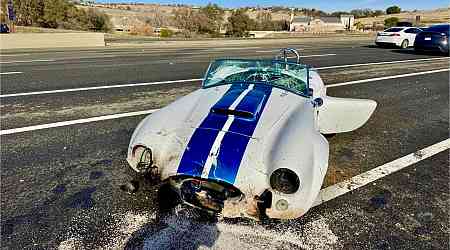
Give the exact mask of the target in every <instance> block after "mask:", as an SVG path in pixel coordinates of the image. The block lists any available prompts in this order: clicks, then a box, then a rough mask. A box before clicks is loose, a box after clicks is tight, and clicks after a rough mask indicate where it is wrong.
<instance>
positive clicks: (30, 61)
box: [0, 59, 56, 64]
mask: <svg viewBox="0 0 450 250" xmlns="http://www.w3.org/2000/svg"><path fill="white" fill-rule="evenodd" d="M54 61H56V60H53V59H41V60H28V61H5V62H0V63H1V64H8V63H32V62H54Z"/></svg>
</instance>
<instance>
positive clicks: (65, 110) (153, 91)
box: [0, 59, 448, 129]
mask: <svg viewBox="0 0 450 250" xmlns="http://www.w3.org/2000/svg"><path fill="white" fill-rule="evenodd" d="M442 68H444V69H445V68H448V61H447V60H445V59H444V60H433V61H418V62H415V61H414V62H401V63H394V64H381V65H366V66H358V67H348V68H336V69H334V68H331V69H323V70H319V72H320V74H321V76H322V78H323V80H324V82H325V84H336V83H342V82H346V81H354V80H360V79H371V78H376V77H380V76H381V77H383V76H392V75H401V74H405V73H415V72H426V71H430V70H436V69H442ZM106 86H108V85H106ZM198 88H200V82H199V81H197V82H176V83H170V84H160V85H149V86H140V87H127V88H111V89H99V90H86V91H74V92H63V93H52V94H44V95H32V96H18V97H7V98H2V103H1V107H2V116H1V117H0V124H1V126H2V129H11V128H18V127H24V126H31V125H37V124H44V123H51V122H59V121H65V120H74V119H82V118H89V117H95V116H101V115H111V114H117V113H124V112H133V111H140V110H147V109H155V108H161V107H163V106H165V105H167V104H168V103H170V102H172V101H173V100H175V99H176V98H179V97H181V96H184V95H186V94H188V93H190V92H192V91H194V90H196V89H198Z"/></svg>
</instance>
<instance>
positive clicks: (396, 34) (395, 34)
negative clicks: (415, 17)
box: [391, 33, 400, 36]
mask: <svg viewBox="0 0 450 250" xmlns="http://www.w3.org/2000/svg"><path fill="white" fill-rule="evenodd" d="M391 36H400V34H398V33H394V34H391Z"/></svg>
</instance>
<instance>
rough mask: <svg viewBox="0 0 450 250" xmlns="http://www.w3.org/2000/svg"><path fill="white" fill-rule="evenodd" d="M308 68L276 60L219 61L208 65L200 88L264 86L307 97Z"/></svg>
mask: <svg viewBox="0 0 450 250" xmlns="http://www.w3.org/2000/svg"><path fill="white" fill-rule="evenodd" d="M308 72H309V70H308V67H307V66H306V65H303V64H297V63H292V62H283V61H278V60H239V59H222V60H217V61H214V62H213V63H211V65H210V67H209V70H208V72H207V74H206V77H205V79H204V81H203V87H204V88H208V87H212V86H217V85H223V84H232V83H238V82H239V83H242V82H245V83H256V84H268V85H272V86H275V87H279V88H282V89H286V90H289V91H291V92H294V93H296V94H299V95H303V96H307V95H308Z"/></svg>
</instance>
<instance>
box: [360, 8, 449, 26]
mask: <svg viewBox="0 0 450 250" xmlns="http://www.w3.org/2000/svg"><path fill="white" fill-rule="evenodd" d="M416 16H420V20H421V24H422V25H431V24H436V23H448V22H450V8H442V9H436V10H426V11H408V12H402V13H399V14H392V15H381V16H378V17H366V18H358V19H356V22H358V21H359V22H361V23H363V24H365V25H372V24H373V23H374V22H377V23H383V22H384V19H386V18H389V17H397V18H399V19H400V21H410V22H415V20H416Z"/></svg>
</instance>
